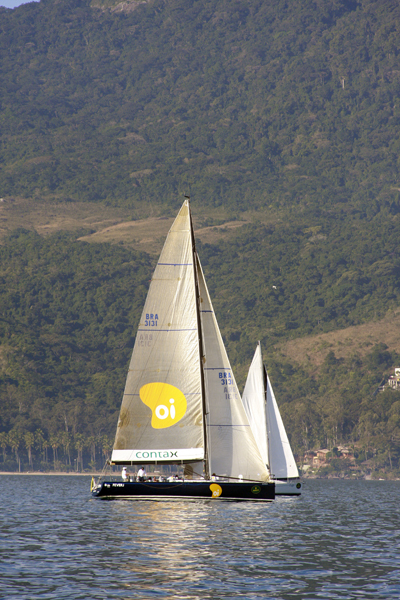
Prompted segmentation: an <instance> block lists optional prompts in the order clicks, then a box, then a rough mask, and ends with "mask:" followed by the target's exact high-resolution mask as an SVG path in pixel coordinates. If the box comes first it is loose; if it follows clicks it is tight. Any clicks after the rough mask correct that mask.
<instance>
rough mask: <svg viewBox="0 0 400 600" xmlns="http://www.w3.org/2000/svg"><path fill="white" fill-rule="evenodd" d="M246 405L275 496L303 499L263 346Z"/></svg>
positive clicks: (245, 396) (258, 351)
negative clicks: (264, 359)
mask: <svg viewBox="0 0 400 600" xmlns="http://www.w3.org/2000/svg"><path fill="white" fill-rule="evenodd" d="M242 401H243V405H244V407H245V410H246V414H247V417H248V419H249V422H250V425H251V428H252V430H253V434H254V437H255V439H256V441H257V445H258V448H259V450H260V453H261V456H262V458H263V460H264V463H265V464H266V465H267V466H268V468H269V470H270V474H271V478H272V480H273V481H275V494H276V495H277V496H278V495H284V496H299V495H300V494H301V482H300V478H299V471H298V469H297V465H296V461H295V460H294V456H293V452H292V449H291V447H290V443H289V440H288V437H287V434H286V430H285V426H284V424H283V421H282V417H281V414H280V412H279V408H278V404H277V402H276V398H275V394H274V390H273V389H272V385H271V381H270V379H269V377H268V373H267V370H266V368H265V366H264V364H263V359H262V352H261V344H260V342H258V345H257V348H256V351H255V353H254V357H253V360H252V363H251V365H250V369H249V372H248V375H247V380H246V385H245V388H244V391H243V396H242Z"/></svg>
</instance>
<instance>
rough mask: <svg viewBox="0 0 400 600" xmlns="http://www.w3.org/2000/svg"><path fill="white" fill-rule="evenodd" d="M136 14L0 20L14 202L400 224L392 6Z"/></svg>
mask: <svg viewBox="0 0 400 600" xmlns="http://www.w3.org/2000/svg"><path fill="white" fill-rule="evenodd" d="M92 4H93V5H94V4H95V3H94V2H93V3H92ZM97 4H98V5H99V4H100V5H101V3H97ZM107 4H108V5H109V6H111V5H112V4H113V3H103V5H104V6H106V5H107ZM114 4H116V3H114ZM131 5H132V3H131ZM136 6H137V8H136V10H134V11H132V12H129V11H126V12H123V11H122V12H121V11H110V10H109V9H106V10H104V9H103V10H101V9H100V8H96V7H95V6H90V3H89V0H65V1H63V2H57V1H56V0H42V1H41V2H40V3H32V4H29V5H26V6H23V7H21V8H20V9H18V10H16V11H3V12H2V13H1V14H0V31H1V36H0V40H1V42H0V43H1V48H0V51H1V52H0V54H1V57H2V58H1V63H0V64H1V71H2V86H1V90H0V101H1V111H0V119H1V126H2V131H3V148H2V167H3V168H2V172H1V178H0V189H1V190H2V194H3V196H4V195H17V194H19V195H27V196H30V197H32V196H33V197H34V196H35V195H39V196H45V197H50V198H68V197H70V198H74V199H77V200H82V199H83V200H90V201H98V200H101V201H108V202H113V203H123V204H124V203H129V204H130V205H134V204H135V202H138V201H145V202H146V201H147V202H149V201H150V200H152V201H154V199H156V200H155V201H156V202H158V203H162V204H171V202H173V200H174V198H175V195H176V193H177V191H179V192H183V191H186V192H187V191H188V189H190V188H191V190H192V193H195V194H196V195H197V196H198V197H201V198H202V201H203V202H205V203H210V204H217V205H218V204H219V203H221V202H223V203H224V204H225V205H228V206H230V207H231V209H232V210H234V211H236V210H241V209H244V208H245V207H249V206H253V207H256V206H263V205H267V206H268V205H271V204H272V205H278V206H294V205H295V206H297V207H298V208H299V209H302V210H303V209H304V208H306V209H307V208H310V207H312V208H313V209H315V208H316V207H321V206H324V207H325V208H327V207H333V206H340V207H341V208H346V207H347V206H348V205H350V206H351V207H352V209H356V210H358V211H360V212H361V213H362V214H365V215H373V214H376V212H378V211H379V209H380V208H381V207H382V206H388V207H389V208H390V210H392V211H395V212H396V211H398V210H399V203H398V198H397V196H398V192H397V189H393V188H397V187H399V183H398V179H397V170H398V167H397V162H398V154H399V137H398V129H399V127H398V125H399V110H400V107H399V105H398V102H397V98H398V95H399V85H400V80H399V73H400V69H399V68H398V56H397V44H396V39H397V38H396V35H397V34H396V32H397V28H398V25H399V19H400V8H399V7H398V5H397V3H396V2H392V1H389V0H387V1H383V2H382V1H381V0H380V1H379V2H378V1H372V0H371V1H368V0H363V1H361V0H360V1H356V0H354V1H349V0H346V1H344V0H343V1H341V0H331V1H325V2H318V1H316V0H308V1H304V0H293V1H292V2H290V3H287V2H284V1H283V0H275V1H273V2H263V1H261V0H252V1H251V2H243V1H242V0H240V1H235V0H234V1H229V2H221V0H218V1H216V0H208V1H199V0H196V1H195V0H184V1H183V0H168V1H167V2H161V1H158V0H154V1H149V2H143V3H139V4H136ZM127 7H128V8H129V3H127Z"/></svg>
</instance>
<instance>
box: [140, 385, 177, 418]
mask: <svg viewBox="0 0 400 600" xmlns="http://www.w3.org/2000/svg"><path fill="white" fill-rule="evenodd" d="M139 395H140V399H141V401H142V402H143V404H145V405H146V406H148V407H149V408H151V411H152V413H153V414H152V417H151V426H152V427H153V428H154V429H165V428H166V427H171V426H172V425H175V423H177V422H178V421H180V420H181V419H182V417H183V416H184V414H185V413H186V409H187V402H186V398H185V396H184V395H183V394H182V392H181V391H180V390H178V388H176V387H175V386H173V385H170V384H169V383H160V382H157V383H146V385H144V386H142V387H141V388H140V392H139Z"/></svg>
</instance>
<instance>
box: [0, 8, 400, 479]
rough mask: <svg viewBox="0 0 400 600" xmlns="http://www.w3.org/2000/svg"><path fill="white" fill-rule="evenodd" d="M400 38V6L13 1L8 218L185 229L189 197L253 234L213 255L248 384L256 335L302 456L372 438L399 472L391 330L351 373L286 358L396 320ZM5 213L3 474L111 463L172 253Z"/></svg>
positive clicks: (2, 181)
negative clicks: (145, 326) (162, 268)
mask: <svg viewBox="0 0 400 600" xmlns="http://www.w3.org/2000/svg"><path fill="white" fill-rule="evenodd" d="M399 29H400V7H399V5H398V3H397V2H395V1H392V0H380V1H378V0H375V1H374V0H354V1H350V0H347V1H345V0H326V1H325V0H291V1H290V2H286V1H285V0H271V1H268V2H266V1H265V0H264V1H262V0H251V1H250V0H249V1H248V0H240V1H239V0H229V1H228V0H227V1H225V0H218V1H217V0H149V1H146V0H143V1H136V0H126V2H122V3H118V2H117V1H114V0H92V1H91V2H90V0H62V1H59V0H41V1H40V2H37V3H36V2H35V3H32V4H27V5H24V6H21V7H20V8H18V9H15V10H13V11H11V10H6V9H0V32H1V35H0V69H1V80H2V85H1V86H0V127H1V154H0V197H1V201H2V205H3V206H6V207H8V208H9V209H10V211H12V210H13V206H14V205H15V206H16V207H17V206H19V205H18V203H19V202H25V203H26V202H27V201H28V202H29V203H31V204H32V206H33V207H34V206H35V205H37V206H39V203H40V207H41V209H40V210H41V213H40V214H42V212H43V207H44V206H48V212H49V213H50V212H51V210H53V208H54V211H55V212H56V211H57V207H58V206H61V205H62V207H63V210H64V211H68V210H69V209H68V207H69V206H70V207H71V209H70V210H71V211H74V206H76V205H75V204H74V203H75V202H80V203H82V202H83V203H87V204H88V205H89V206H90V205H93V206H94V205H95V206H96V214H98V207H99V206H103V207H104V211H106V210H107V215H108V218H109V216H110V210H111V211H112V209H113V207H114V209H115V211H116V213H117V211H119V212H118V215H119V217H118V218H119V219H121V218H122V217H121V215H122V214H126V215H127V217H126V218H127V219H128V218H129V219H137V218H139V217H140V218H143V217H145V216H148V215H153V216H154V215H162V216H168V217H170V216H173V215H175V214H176V212H177V210H178V208H179V206H180V203H181V201H182V195H183V193H190V194H191V196H192V199H193V202H192V204H193V212H194V213H195V216H196V218H197V219H198V222H201V223H202V224H203V226H206V225H209V226H213V225H218V226H219V227H221V225H223V223H224V220H229V219H231V220H236V222H238V224H240V223H243V224H242V225H241V226H239V227H237V228H235V229H234V230H233V229H232V230H229V231H228V230H227V231H226V232H225V233H224V235H223V236H221V237H220V238H218V236H216V237H215V239H214V240H212V241H209V242H207V243H206V242H203V243H202V242H201V241H199V242H198V249H199V252H200V256H201V260H202V263H203V266H204V270H205V274H206V277H207V282H208V284H209V287H210V291H211V295H212V298H213V302H214V306H215V310H216V313H217V317H218V320H219V323H220V325H221V328H222V331H223V334H224V337H225V340H226V343H227V348H228V352H229V356H230V359H231V362H232V364H233V366H234V369H235V372H236V373H237V377H238V381H239V383H240V386H241V387H242V386H243V384H244V380H245V375H246V370H247V368H248V366H249V364H250V361H251V356H252V353H253V351H254V348H255V344H256V341H257V340H258V339H260V340H261V341H262V344H263V348H264V356H265V360H266V363H267V366H268V368H269V369H270V373H271V378H272V379H273V383H274V387H275V388H276V393H277V397H278V401H279V403H280V405H281V407H282V412H283V414H284V419H285V423H286V425H287V429H288V432H289V434H290V437H291V440H292V443H293V445H294V449H295V451H296V452H298V453H299V454H301V453H303V452H304V450H308V449H310V448H317V447H321V446H328V447H333V446H335V445H337V444H340V443H344V444H353V445H354V444H355V445H357V446H359V447H360V448H364V457H367V455H368V453H370V455H371V456H373V457H374V460H375V463H376V466H377V468H378V467H379V468H381V467H385V468H386V467H387V468H389V467H390V469H392V471H393V472H394V471H396V469H398V468H399V467H400V463H399V460H400V410H399V406H400V404H399V400H398V393H396V392H390V391H389V392H385V393H384V394H378V395H377V394H376V393H375V392H376V390H377V387H378V385H379V384H380V383H381V382H382V380H383V379H384V378H385V377H387V376H388V375H389V373H390V372H391V370H392V368H393V366H394V365H396V363H399V361H400V345H399V346H398V347H397V346H394V347H391V348H388V347H387V346H386V344H385V339H380V340H379V342H378V343H377V344H376V345H372V346H371V347H369V348H368V350H367V351H366V352H363V353H362V354H360V355H358V354H357V353H354V352H353V353H352V354H351V355H350V354H349V355H346V356H345V357H342V358H338V357H336V356H335V354H334V353H333V352H330V353H329V350H328V349H327V350H326V355H325V360H324V362H323V365H322V366H321V367H319V368H318V369H315V368H313V367H312V365H307V364H300V363H297V362H296V361H293V360H289V359H288V358H287V357H285V356H284V354H282V347H283V346H282V344H284V343H285V342H286V341H288V340H292V343H294V342H295V340H296V339H301V338H303V337H304V336H310V335H311V336H312V335H316V334H320V333H321V332H325V333H327V332H331V331H335V330H338V329H344V328H346V327H349V326H354V325H358V324H362V323H370V322H377V321H379V319H381V318H383V317H384V316H385V315H386V314H387V313H388V311H393V310H395V309H396V308H397V307H398V306H399V294H400V286H399V274H400V252H399V243H398V240H399V239H400V217H399V213H400V196H399V191H400V180H399V173H398V171H399V165H398V161H399V158H398V157H399V149H400V137H399V135H400V134H399V125H400V104H399V100H398V99H399V94H400V56H399V43H398V39H400V38H399ZM220 209H221V211H222V209H223V219H218V215H217V213H216V211H218V210H220ZM15 211H16V209H15ZM121 211H122V212H121ZM211 213H212V216H210V215H211ZM2 214H6V213H2ZM10 214H11V212H9V213H7V216H5V217H2V219H1V222H0V233H1V235H2V236H3V237H2V246H1V247H0V278H1V283H2V287H1V292H0V293H1V309H0V313H1V314H0V403H1V408H2V410H1V416H0V438H1V439H0V445H1V446H2V448H3V452H4V454H3V463H4V466H5V467H6V468H16V465H17V464H18V462H19V461H21V460H22V464H23V468H26V467H27V466H29V467H31V468H32V467H33V466H36V467H38V466H41V468H46V465H48V462H49V460H51V461H52V462H54V465H56V464H57V466H58V468H67V466H68V467H69V466H70V465H72V466H74V465H73V461H74V460H76V463H75V467H77V466H78V464H79V465H80V468H82V466H83V465H84V466H85V467H86V466H87V465H88V462H89V460H91V464H92V465H94V464H95V461H96V460H98V461H99V462H98V463H97V464H98V465H99V463H100V457H99V454H100V455H101V456H102V459H103V458H104V456H106V454H107V452H108V449H109V446H110V443H111V440H112V436H113V432H114V428H115V424H116V415H117V412H118V409H119V403H120V398H121V394H122V389H123V384H124V378H125V373H126V367H127V362H128V359H129V355H130V352H131V349H132V346H133V343H134V335H135V324H136V323H137V321H138V319H139V316H140V311H141V307H142V304H143V301H144V297H145V293H146V290H147V287H148V280H149V279H150V277H151V271H152V268H153V266H154V256H151V257H150V256H149V255H147V254H145V253H144V252H140V251H138V250H137V248H138V247H139V246H140V244H136V246H135V248H136V249H133V248H132V247H128V246H126V245H124V244H123V243H122V242H121V244H120V245H118V244H114V245H111V244H104V243H103V244H96V243H91V244H87V243H85V242H81V241H78V238H80V237H82V236H85V239H88V240H90V241H91V240H92V239H93V241H95V236H92V238H91V237H90V233H93V229H91V230H90V231H88V230H83V228H80V229H79V228H78V229H75V231H72V230H71V231H70V232H68V233H66V232H62V231H61V232H60V233H58V234H52V235H47V236H46V237H42V236H40V235H39V234H38V233H37V232H36V231H35V228H36V229H38V230H39V227H38V225H37V219H36V220H35V222H34V224H29V223H28V225H27V224H26V222H25V221H24V226H25V227H26V229H21V228H20V229H17V230H15V231H12V229H13V227H14V225H15V222H16V217H15V215H16V214H17V212H15V214H14V218H13V219H9V215H10ZM221 214H222V213H221ZM43 218H44V217H43ZM17 220H18V219H17ZM92 221H93V222H94V221H95V219H92ZM10 223H12V226H11V225H10ZM60 228H61V229H62V225H60ZM28 229H29V230H28ZM40 231H41V232H44V231H45V228H44V227H42V229H40ZM114 241H118V240H114ZM50 447H51V448H52V451H51V452H48V449H49V448H50ZM74 452H75V459H74ZM85 452H86V454H82V453H85ZM71 461H72V462H71ZM0 468H1V467H0Z"/></svg>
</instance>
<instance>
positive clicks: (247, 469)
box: [197, 256, 269, 481]
mask: <svg viewBox="0 0 400 600" xmlns="http://www.w3.org/2000/svg"><path fill="white" fill-rule="evenodd" d="M197 265H198V281H199V290H200V316H201V329H202V335H203V350H204V358H203V364H204V379H205V393H206V408H207V418H206V424H207V446H208V461H209V470H210V473H216V474H217V475H219V476H227V477H232V478H239V476H241V477H243V479H249V480H252V479H253V480H257V481H268V480H269V473H268V470H267V468H266V465H265V461H263V459H262V457H261V455H260V452H259V450H258V448H257V444H256V441H255V439H254V436H253V433H252V430H251V427H250V424H249V421H248V419H247V416H246V413H245V410H244V408H243V404H242V402H241V398H240V394H239V390H238V388H237V385H236V381H235V377H234V375H233V372H232V368H231V365H230V363H229V359H228V355H227V353H226V350H225V346H224V342H223V340H222V336H221V333H220V330H219V327H218V323H217V320H216V317H215V314H214V310H213V307H212V303H211V299H210V295H209V293H208V289H207V285H206V282H205V279H204V275H203V271H202V268H201V265H200V260H199V257H198V256H197Z"/></svg>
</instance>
